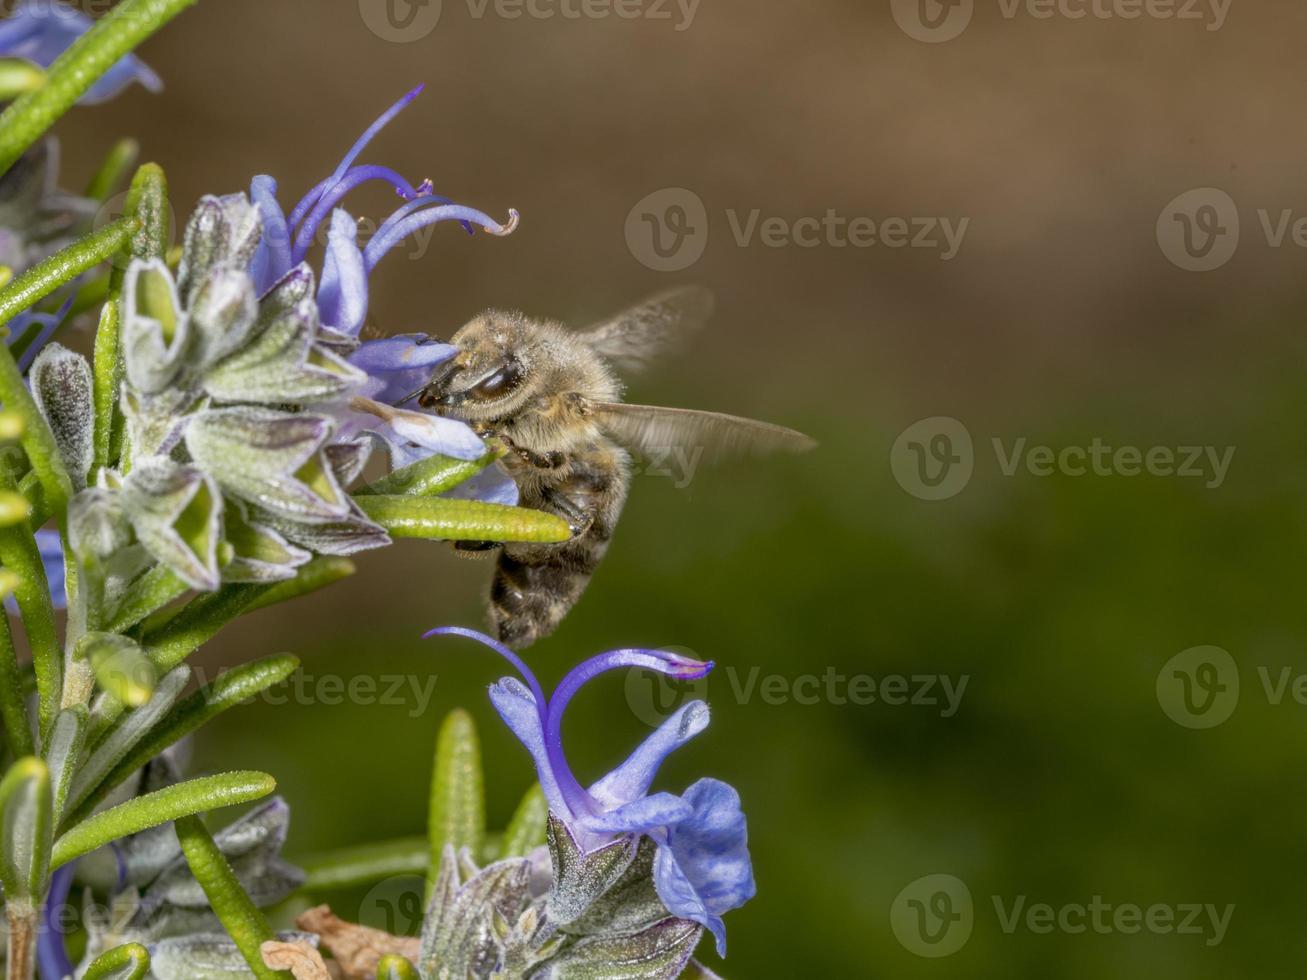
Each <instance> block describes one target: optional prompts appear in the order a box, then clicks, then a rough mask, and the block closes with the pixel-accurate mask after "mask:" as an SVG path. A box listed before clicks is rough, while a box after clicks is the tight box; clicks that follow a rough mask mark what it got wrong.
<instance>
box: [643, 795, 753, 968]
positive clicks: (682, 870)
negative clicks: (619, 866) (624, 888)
mask: <svg viewBox="0 0 1307 980" xmlns="http://www.w3.org/2000/svg"><path fill="white" fill-rule="evenodd" d="M682 799H683V800H684V801H685V802H686V803H687V804H689V805H690V806H691V807H692V808H693V815H692V816H690V817H689V818H687V819H684V820H681V821H679V822H677V823H676V824H674V825H672V826H669V827H668V828H667V835H666V840H665V841H662V842H660V845H659V848H658V854H657V856H656V857H655V858H654V885H655V887H656V888H657V890H658V897H659V898H661V899H662V901H663V904H664V905H666V906H667V908H668V909H669V910H670V911H671V912H673V913H675V914H676V915H679V916H681V917H682V918H685V919H690V920H692V921H694V922H698V923H701V924H702V925H704V926H705V927H707V928H708V929H709V930H710V931H711V932H712V934H713V935H714V936H715V937H716V939H717V952H718V954H719V955H722V956H724V955H726V930H725V927H724V925H723V924H722V919H721V916H722V913H724V912H729V911H730V910H731V909H734V908H739V907H740V906H741V905H743V904H744V903H745V902H747V901H748V900H749V899H751V898H752V897H753V896H754V894H755V893H756V891H757V886H756V885H755V884H754V880H753V864H752V862H751V861H750V859H749V843H748V840H749V835H748V828H747V826H746V823H745V819H744V813H743V811H741V809H740V795H739V794H738V793H737V792H735V790H734V789H732V788H731V787H730V786H728V785H727V784H726V783H723V782H722V781H721V780H718V779H701V780H699V781H698V782H697V783H695V784H694V785H693V786H691V787H690V788H689V789H688V790H686V792H685V795H684V797H682Z"/></svg>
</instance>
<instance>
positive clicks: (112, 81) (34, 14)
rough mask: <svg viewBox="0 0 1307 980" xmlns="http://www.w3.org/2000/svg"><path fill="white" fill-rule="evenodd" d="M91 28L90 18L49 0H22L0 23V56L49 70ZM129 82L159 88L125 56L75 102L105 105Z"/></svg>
mask: <svg viewBox="0 0 1307 980" xmlns="http://www.w3.org/2000/svg"><path fill="white" fill-rule="evenodd" d="M94 24H95V21H93V20H92V19H91V18H90V17H87V16H86V15H85V14H83V13H82V12H81V11H78V10H75V9H73V8H72V7H67V6H64V5H62V4H57V3H52V2H50V0H22V2H20V3H19V4H18V5H17V6H16V7H15V8H14V12H13V14H12V15H11V16H10V17H9V18H8V19H6V20H4V21H0V55H2V56H4V57H10V58H26V59H27V60H28V61H34V62H36V64H38V65H40V66H41V67H42V68H49V67H50V65H51V64H52V63H53V62H54V60H55V59H56V58H58V57H59V56H60V55H61V54H63V53H64V51H65V50H67V48H68V47H69V46H70V45H71V44H72V43H73V42H74V41H76V40H77V39H78V38H79V37H81V36H82V35H83V34H85V33H86V32H87V31H88V30H90V29H91V27H92V26H93V25H94ZM132 82H140V83H141V84H142V85H144V86H145V87H146V88H147V89H149V90H150V91H151V92H158V91H159V90H160V89H162V88H163V82H162V81H161V80H160V78H159V76H158V75H157V74H155V73H154V71H152V70H151V69H150V68H149V67H148V66H147V65H146V64H145V62H143V61H141V60H140V59H139V58H137V57H136V56H135V55H132V54H128V55H124V56H123V57H122V58H120V59H119V60H118V61H117V62H115V63H114V65H113V66H112V67H111V68H110V69H109V70H108V71H107V72H106V73H105V74H104V75H102V76H101V77H100V78H99V79H98V80H97V81H96V83H95V84H94V85H92V86H91V88H90V89H89V90H88V91H87V92H86V93H85V94H84V95H83V96H82V97H81V99H80V100H79V101H80V102H81V103H82V104H83V105H92V104H94V103H97V102H104V101H107V100H108V99H111V98H113V97H114V96H115V95H117V94H118V93H119V92H121V91H122V90H123V89H125V88H126V87H127V86H128V85H130V84H131V83H132Z"/></svg>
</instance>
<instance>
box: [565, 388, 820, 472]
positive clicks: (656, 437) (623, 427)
mask: <svg viewBox="0 0 1307 980" xmlns="http://www.w3.org/2000/svg"><path fill="white" fill-rule="evenodd" d="M589 414H590V415H591V417H592V418H594V420H595V421H597V422H598V423H599V425H600V426H601V427H602V428H603V429H604V431H606V432H607V433H608V434H609V435H611V436H612V437H613V438H614V439H616V440H617V441H618V442H620V443H622V444H623V445H626V446H628V447H630V448H632V449H636V450H639V451H641V452H644V453H655V452H666V451H667V450H669V449H672V448H674V447H677V446H687V447H692V448H696V449H702V450H703V454H704V456H705V457H707V458H708V460H709V461H713V460H716V459H721V458H723V457H729V456H741V455H746V454H753V455H759V454H762V453H769V452H791V453H799V452H804V451H806V450H809V449H813V448H815V447H816V445H817V442H816V440H814V439H811V438H809V437H808V436H805V435H804V434H803V433H802V432H796V431H795V430H794V429H787V428H785V427H784V426H781V425H772V424H771V423H770V422H759V421H758V420H757V419H745V418H740V417H739V416H736V415H722V414H721V413H719V412H699V411H695V410H693V409H688V408H659V407H656V406H653V405H627V404H624V403H622V402H592V403H591V404H590V406H589Z"/></svg>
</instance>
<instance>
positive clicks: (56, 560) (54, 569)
mask: <svg viewBox="0 0 1307 980" xmlns="http://www.w3.org/2000/svg"><path fill="white" fill-rule="evenodd" d="M36 550H37V551H38V552H39V553H40V555H41V563H42V564H43V565H44V566H45V579H46V582H48V583H49V585H50V598H51V600H52V601H53V602H54V607H55V608H56V609H67V608H68V593H67V592H66V591H64V546H63V542H62V541H60V540H59V532H58V531H37V532H36Z"/></svg>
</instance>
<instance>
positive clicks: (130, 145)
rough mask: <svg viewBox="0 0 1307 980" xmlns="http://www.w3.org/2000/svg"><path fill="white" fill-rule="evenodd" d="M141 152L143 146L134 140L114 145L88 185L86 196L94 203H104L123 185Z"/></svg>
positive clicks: (126, 140) (125, 140) (124, 140)
mask: <svg viewBox="0 0 1307 980" xmlns="http://www.w3.org/2000/svg"><path fill="white" fill-rule="evenodd" d="M140 152H141V145H140V144H139V143H137V142H136V140H134V139H121V140H119V141H118V142H117V143H115V144H114V145H113V148H112V149H110V150H109V153H108V155H107V156H105V158H104V162H103V163H101V164H100V169H99V170H97V171H96V172H95V176H93V177H92V178H91V181H90V183H88V184H87V185H86V194H85V195H84V196H86V197H89V198H90V199H91V200H92V201H103V200H105V199H106V198H107V197H108V196H109V195H110V194H112V193H113V192H114V191H115V190H117V189H118V185H119V184H121V183H122V180H123V177H125V176H126V175H127V171H129V170H131V169H132V165H133V164H135V163H136V157H137V156H138V155H139V154H140Z"/></svg>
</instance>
